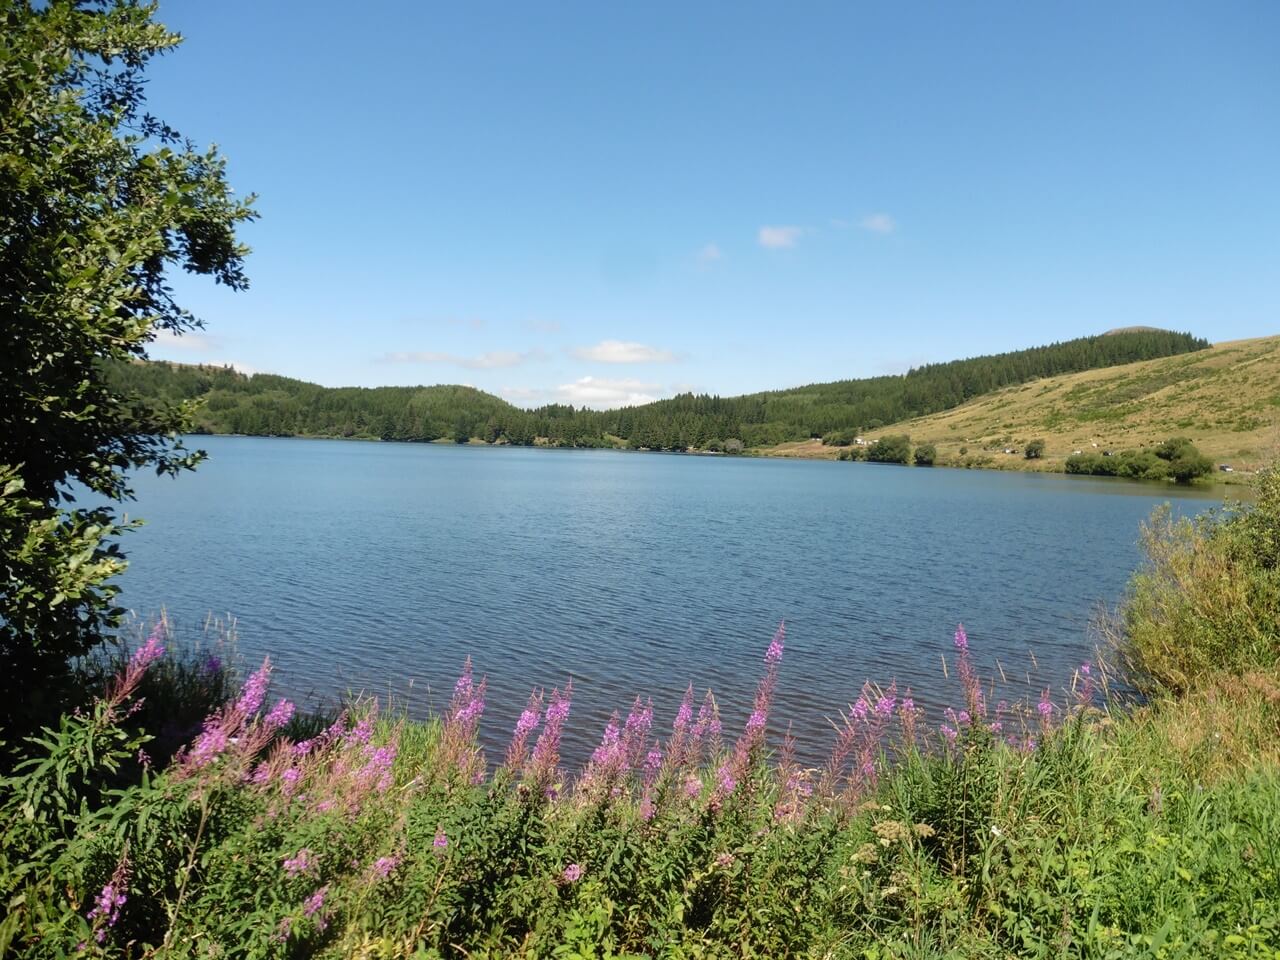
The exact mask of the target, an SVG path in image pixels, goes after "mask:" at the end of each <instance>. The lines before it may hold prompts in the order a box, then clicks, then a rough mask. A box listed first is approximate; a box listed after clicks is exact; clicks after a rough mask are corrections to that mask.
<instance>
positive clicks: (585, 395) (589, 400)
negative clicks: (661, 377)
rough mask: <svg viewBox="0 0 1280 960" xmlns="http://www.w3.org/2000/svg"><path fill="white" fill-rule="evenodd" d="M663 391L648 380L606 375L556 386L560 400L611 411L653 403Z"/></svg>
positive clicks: (660, 386)
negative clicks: (611, 378)
mask: <svg viewBox="0 0 1280 960" xmlns="http://www.w3.org/2000/svg"><path fill="white" fill-rule="evenodd" d="M661 393H662V384H660V383H645V382H643V381H641V380H632V379H621V380H610V379H608V378H606V377H582V378H580V379H578V380H575V381H573V383H565V384H561V385H560V386H559V387H557V388H556V397H557V398H558V399H559V400H560V402H561V403H572V404H573V405H574V406H579V407H583V406H585V407H592V408H594V409H596V410H612V409H613V408H614V407H630V406H635V405H637V404H641V403H652V402H653V401H654V400H657V399H658V397H659V396H660V395H661Z"/></svg>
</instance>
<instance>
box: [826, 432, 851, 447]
mask: <svg viewBox="0 0 1280 960" xmlns="http://www.w3.org/2000/svg"><path fill="white" fill-rule="evenodd" d="M854 436H855V434H854V432H853V431H852V430H832V431H831V432H830V433H827V434H824V435H823V437H822V445H823V446H826V447H847V446H849V445H850V444H851V443H853V440H854Z"/></svg>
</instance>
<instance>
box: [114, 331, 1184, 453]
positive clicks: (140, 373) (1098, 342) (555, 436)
mask: <svg viewBox="0 0 1280 960" xmlns="http://www.w3.org/2000/svg"><path fill="white" fill-rule="evenodd" d="M1207 346H1208V343H1207V341H1204V340H1201V339H1197V338H1195V337H1192V336H1191V335H1190V334H1179V333H1171V332H1169V331H1160V330H1156V331H1136V332H1122V333H1115V334H1110V335H1105V336H1098V337H1082V338H1080V339H1077V340H1069V341H1066V342H1064V343H1055V344H1050V345H1049V346H1044V347H1035V348H1032V349H1029V350H1019V351H1015V352H1012V353H1005V354H998V355H995V356H986V357H974V358H970V359H967V360H956V361H952V362H950V363H941V364H929V365H926V366H923V367H919V368H917V369H914V370H911V371H910V372H908V373H906V374H902V375H900V376H888V377H873V378H869V379H864V380H841V381H836V382H834V383H819V384H810V385H808V386H804V387H797V388H795V389H792V390H773V391H768V392H764V393H754V394H747V395H745V396H741V397H719V396H708V395H694V394H682V395H680V396H678V397H674V398H672V399H670V400H660V401H657V402H656V403H650V404H645V405H643V406H639V407H625V408H623V409H621V410H606V411H596V410H588V409H586V408H574V407H571V406H564V405H562V404H551V405H548V406H544V407H539V408H537V409H534V410H521V409H519V408H517V407H514V406H511V405H510V404H507V403H505V402H504V401H502V400H500V399H499V398H497V397H494V396H492V395H490V394H486V393H482V392H480V391H477V390H472V389H470V388H467V387H459V386H440V387H379V388H374V389H359V388H351V387H343V388H336V389H328V388H324V387H320V386H317V385H315V384H311V383H304V382H303V381H300V380H291V379H289V378H287V377H278V376H271V375H265V374H258V375H255V376H252V377H248V376H243V375H241V374H238V373H236V372H235V371H233V370H230V369H226V368H217V367H186V366H179V365H177V364H150V365H147V366H145V367H144V366H141V365H129V366H121V367H118V368H117V369H116V370H115V375H116V376H117V378H118V379H119V382H120V383H121V384H122V385H125V386H127V387H128V388H129V389H132V390H135V391H137V392H139V393H141V394H143V395H145V396H148V397H166V398H169V399H171V400H180V399H194V398H198V397H203V398H205V399H206V401H207V402H206V404H205V406H204V408H203V410H202V411H201V412H200V415H199V419H198V426H199V428H200V429H201V430H204V431H208V432H211V433H246V434H255V435H274V436H283V435H304V436H327V437H338V436H341V437H367V438H377V439H383V440H405V441H425V440H435V439H439V438H450V439H456V437H457V435H458V431H459V425H461V429H462V430H463V431H464V432H465V433H466V434H467V436H468V437H477V438H480V439H483V440H486V441H488V442H506V443H513V444H521V445H528V444H533V443H546V444H550V445H553V446H568V447H591V446H607V445H612V444H613V443H614V442H615V439H611V438H616V442H619V443H622V444H625V445H626V446H628V447H631V448H632V449H648V450H690V449H693V450H706V449H709V444H710V443H711V441H712V440H718V441H720V442H721V443H725V442H726V441H728V440H729V439H731V438H732V439H736V440H739V441H740V442H742V443H743V444H745V445H746V446H748V447H759V446H767V445H770V444H775V443H781V442H783V441H788V440H804V439H807V438H809V437H815V436H816V437H823V438H824V441H825V442H827V443H830V444H832V445H836V446H839V445H843V442H844V438H845V437H846V436H847V437H849V438H850V440H852V438H853V437H855V436H857V434H858V432H859V431H861V430H870V429H875V428H877V427H880V426H883V425H884V424H886V423H895V422H898V421H901V420H905V419H909V418H911V417H916V416H921V415H924V414H928V413H936V412H938V411H941V410H947V409H950V408H952V407H955V406H958V405H959V404H961V403H964V402H965V401H967V400H971V399H972V398H974V397H976V396H979V395H981V394H984V393H988V392H990V391H992V390H995V389H998V388H1000V387H1003V386H1008V385H1010V384H1015V383H1025V382H1027V381H1030V380H1034V379H1036V378H1038V377H1046V376H1052V375H1055V374H1061V373H1069V372H1075V371H1080V370H1091V369H1095V368H1098V367H1105V366H1112V365H1115V364H1119V363H1131V362H1134V361H1138V360H1146V359H1151V358H1153V357H1164V356H1172V355H1176V354H1182V353H1186V352H1189V351H1194V350H1199V349H1203V348H1204V347H1207Z"/></svg>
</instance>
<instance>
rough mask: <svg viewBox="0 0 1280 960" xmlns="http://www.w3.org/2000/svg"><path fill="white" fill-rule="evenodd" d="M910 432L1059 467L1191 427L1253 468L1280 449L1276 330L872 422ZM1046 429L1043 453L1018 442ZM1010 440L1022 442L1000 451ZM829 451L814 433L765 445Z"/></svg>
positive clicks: (949, 455) (1001, 461) (1200, 442)
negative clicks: (1033, 453) (1081, 454)
mask: <svg viewBox="0 0 1280 960" xmlns="http://www.w3.org/2000/svg"><path fill="white" fill-rule="evenodd" d="M891 433H906V434H909V435H910V436H911V439H912V441H914V442H916V443H925V442H929V443H933V444H935V445H936V446H937V448H938V454H939V458H940V461H941V462H944V463H945V462H955V463H958V462H960V460H961V455H960V448H961V447H966V448H967V450H968V454H967V455H968V456H969V457H970V458H974V457H982V456H986V457H989V458H991V459H990V462H988V463H981V464H974V465H981V466H988V467H996V468H1003V469H1033V470H1060V469H1062V464H1063V461H1064V460H1065V459H1066V457H1067V456H1068V455H1070V454H1071V453H1072V452H1073V451H1075V450H1081V449H1083V450H1090V451H1092V450H1093V449H1094V448H1093V444H1094V443H1096V444H1097V445H1098V447H1097V449H1098V450H1105V449H1110V450H1123V449H1128V448H1137V447H1141V446H1143V445H1144V444H1146V445H1150V444H1154V443H1159V442H1160V441H1162V440H1164V439H1166V438H1168V437H1170V436H1175V435H1178V436H1186V437H1189V438H1191V440H1192V441H1193V442H1194V443H1195V444H1196V446H1198V447H1199V448H1200V449H1201V450H1202V451H1203V452H1204V453H1205V454H1207V455H1208V456H1209V457H1210V458H1212V459H1213V461H1214V462H1215V463H1230V464H1232V465H1233V466H1234V467H1235V468H1236V469H1237V470H1253V469H1256V468H1257V467H1258V466H1260V465H1261V464H1263V463H1267V462H1271V461H1272V460H1274V459H1275V457H1276V456H1277V454H1278V453H1280V336H1277V337H1264V338H1261V339H1257V340H1238V341H1233V342H1229V343H1219V344H1215V345H1214V346H1213V347H1212V348H1211V349H1209V350H1203V351H1200V352H1197V353H1191V354H1184V355H1182V356H1176V357H1164V358H1161V359H1158V360H1146V361H1143V362H1141V363H1131V364H1125V365H1122V366H1118V367H1106V368H1104V369H1101V370H1089V371H1085V372H1083V373H1074V374H1068V375H1065V376H1060V377H1048V378H1045V379H1043V380H1036V381H1033V382H1031V383H1026V384H1022V385H1020V386H1014V387H1008V388H1005V389H1003V390H998V391H996V392H994V393H990V394H986V395H984V396H982V397H978V398H976V399H974V400H971V401H970V402H968V403H966V404H964V405H963V406H960V407H956V408H954V409H952V410H947V411H944V412H942V413H937V414H932V415H930V416H927V417H919V418H917V419H914V420H906V421H903V422H901V423H895V424H892V425H890V426H888V427H885V428H884V429H882V430H876V431H871V432H868V434H867V436H868V437H869V438H875V437H879V436H882V435H884V434H891ZM1035 438H1043V439H1044V441H1045V444H1046V449H1045V457H1044V459H1043V460H1041V461H1026V460H1024V459H1023V458H1022V455H1021V450H1022V448H1023V447H1024V446H1025V445H1026V444H1027V442H1028V441H1030V440H1033V439H1035ZM1005 447H1013V448H1015V449H1017V450H1018V451H1019V453H1017V454H1015V455H1009V454H1004V453H1002V452H1001V451H1002V450H1003V449H1004V448H1005ZM761 452H763V453H767V454H769V455H773V456H802V457H803V456H812V457H827V458H833V457H835V456H836V454H837V452H838V451H837V450H836V449H834V448H831V447H824V446H822V445H821V443H819V442H818V441H817V440H812V441H805V442H803V443H788V444H781V445H779V446H777V447H774V448H771V449H768V450H764V451H761Z"/></svg>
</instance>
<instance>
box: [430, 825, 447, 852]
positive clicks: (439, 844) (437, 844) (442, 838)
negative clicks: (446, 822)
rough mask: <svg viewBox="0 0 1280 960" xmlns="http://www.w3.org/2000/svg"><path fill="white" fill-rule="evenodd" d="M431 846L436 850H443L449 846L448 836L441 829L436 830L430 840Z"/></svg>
mask: <svg viewBox="0 0 1280 960" xmlns="http://www.w3.org/2000/svg"><path fill="white" fill-rule="evenodd" d="M431 846H433V847H434V848H435V849H437V850H445V849H447V848H448V846H449V836H448V834H446V833H445V832H444V831H443V830H437V831H436V836H435V839H434V840H432V841H431Z"/></svg>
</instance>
